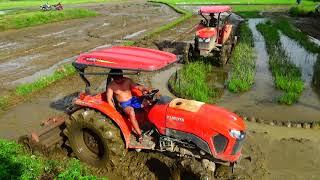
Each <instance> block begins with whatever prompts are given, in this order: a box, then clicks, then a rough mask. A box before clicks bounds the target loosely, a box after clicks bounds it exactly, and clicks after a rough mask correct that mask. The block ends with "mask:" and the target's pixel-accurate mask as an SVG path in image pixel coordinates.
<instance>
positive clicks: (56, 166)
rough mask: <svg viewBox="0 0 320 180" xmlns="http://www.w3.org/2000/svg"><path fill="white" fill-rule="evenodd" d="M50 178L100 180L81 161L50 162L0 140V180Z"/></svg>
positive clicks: (13, 143)
mask: <svg viewBox="0 0 320 180" xmlns="http://www.w3.org/2000/svg"><path fill="white" fill-rule="evenodd" d="M46 177H47V178H46ZM49 177H50V178H49ZM48 178H49V179H98V178H97V177H95V176H92V175H91V172H90V171H89V170H88V169H87V168H85V167H84V166H83V165H82V164H81V163H80V162H79V160H76V159H71V160H68V161H64V162H60V161H57V160H48V159H46V158H44V157H42V156H36V155H32V154H28V153H26V152H24V150H23V147H22V146H21V145H20V144H17V143H15V142H13V141H8V140H3V139H0V179H48Z"/></svg>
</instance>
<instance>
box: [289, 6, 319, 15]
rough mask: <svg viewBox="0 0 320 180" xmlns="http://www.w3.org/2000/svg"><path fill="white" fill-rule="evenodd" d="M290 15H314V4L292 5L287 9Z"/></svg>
mask: <svg viewBox="0 0 320 180" xmlns="http://www.w3.org/2000/svg"><path fill="white" fill-rule="evenodd" d="M289 14H290V16H293V17H308V16H316V13H315V5H313V6H294V7H291V8H290V9H289Z"/></svg>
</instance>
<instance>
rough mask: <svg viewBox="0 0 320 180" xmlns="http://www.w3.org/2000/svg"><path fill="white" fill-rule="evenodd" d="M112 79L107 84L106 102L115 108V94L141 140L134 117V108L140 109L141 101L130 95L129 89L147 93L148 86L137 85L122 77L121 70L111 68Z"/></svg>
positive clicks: (148, 90) (139, 130)
mask: <svg viewBox="0 0 320 180" xmlns="http://www.w3.org/2000/svg"><path fill="white" fill-rule="evenodd" d="M110 73H113V74H119V75H111V78H112V80H113V81H111V82H110V84H109V85H108V86H107V100H108V103H109V104H110V105H111V106H112V107H113V108H115V103H114V101H113V95H115V97H116V99H117V101H118V102H119V103H120V106H121V107H122V108H123V110H124V112H125V113H126V114H127V115H128V116H129V119H130V121H131V123H132V126H133V128H134V131H135V133H136V134H137V136H138V139H139V141H141V140H142V133H141V129H140V127H139V124H138V122H137V119H136V115H135V112H134V109H140V108H142V107H143V105H142V102H141V100H140V99H138V98H137V97H135V96H132V94H131V89H132V88H138V89H139V90H140V91H142V92H144V93H147V92H150V89H149V88H146V87H144V86H141V85H137V84H136V83H134V82H133V81H132V80H131V79H129V78H126V77H123V75H122V70H117V69H113V70H111V71H110Z"/></svg>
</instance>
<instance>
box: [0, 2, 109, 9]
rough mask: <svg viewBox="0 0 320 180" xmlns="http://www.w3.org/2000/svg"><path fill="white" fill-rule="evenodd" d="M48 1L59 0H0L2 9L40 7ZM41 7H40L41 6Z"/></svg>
mask: <svg viewBox="0 0 320 180" xmlns="http://www.w3.org/2000/svg"><path fill="white" fill-rule="evenodd" d="M109 1H110V0H63V1H61V3H62V4H63V5H65V4H78V3H96V2H109ZM46 2H48V3H49V4H51V5H52V4H57V3H58V2H59V1H57V0H45V1H41V0H0V10H4V9H13V8H26V7H32V6H33V7H40V5H42V4H44V3H46ZM39 9H40V8H39Z"/></svg>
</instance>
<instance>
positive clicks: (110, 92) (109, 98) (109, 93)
mask: <svg viewBox="0 0 320 180" xmlns="http://www.w3.org/2000/svg"><path fill="white" fill-rule="evenodd" d="M107 101H108V103H109V104H110V106H112V107H113V108H114V109H115V104H114V101H113V90H112V89H111V88H110V87H107Z"/></svg>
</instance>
